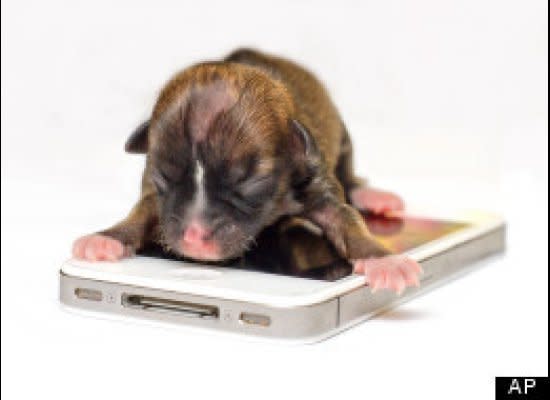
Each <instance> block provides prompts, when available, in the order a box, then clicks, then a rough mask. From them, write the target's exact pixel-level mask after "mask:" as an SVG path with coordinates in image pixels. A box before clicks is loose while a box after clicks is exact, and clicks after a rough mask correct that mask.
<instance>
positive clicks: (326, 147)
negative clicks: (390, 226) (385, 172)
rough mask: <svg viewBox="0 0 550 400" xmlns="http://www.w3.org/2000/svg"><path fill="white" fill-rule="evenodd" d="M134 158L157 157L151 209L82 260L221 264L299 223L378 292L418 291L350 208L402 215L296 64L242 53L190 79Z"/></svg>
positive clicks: (180, 83)
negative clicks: (367, 174)
mask: <svg viewBox="0 0 550 400" xmlns="http://www.w3.org/2000/svg"><path fill="white" fill-rule="evenodd" d="M126 150H127V151H128V152H131V153H146V154H147V162H146V167H145V171H144V173H143V179H142V186H141V188H142V189H141V198H140V200H139V201H138V203H137V204H136V205H135V207H134V208H133V210H132V211H131V212H130V214H129V215H128V217H127V218H126V219H124V220H123V221H121V222H120V223H118V224H116V225H115V226H113V227H112V228H110V229H107V230H105V231H102V232H99V233H96V234H92V235H88V236H84V237H82V238H80V239H78V240H77V241H76V242H75V244H74V247H73V255H74V256H75V257H76V258H80V259H86V260H92V261H96V260H117V259H120V258H121V257H125V256H130V255H132V254H133V253H134V252H135V251H137V250H140V249H141V248H142V247H143V246H145V245H147V243H149V242H155V243H158V244H161V245H162V246H164V248H165V249H166V250H168V251H170V252H173V253H175V254H177V255H180V256H184V257H188V258H190V259H194V260H198V261H222V260H227V259H232V258H236V257H239V256H241V255H243V254H244V253H245V252H246V251H247V250H248V249H249V248H250V247H251V246H254V243H255V238H256V237H257V236H258V235H259V234H260V233H261V232H262V231H263V230H264V229H265V228H267V227H269V226H271V225H273V224H274V223H276V222H277V221H278V220H279V219H281V218H282V217H285V216H286V217H287V216H295V217H297V218H300V219H301V220H305V221H308V223H311V224H312V226H315V227H316V229H318V230H320V231H322V233H323V234H324V236H325V237H326V238H327V239H328V240H329V241H330V243H331V244H332V245H333V246H334V249H335V250H336V251H337V252H338V254H339V255H340V256H341V257H343V258H345V259H347V260H348V261H350V263H352V265H353V267H354V271H355V272H356V273H360V274H365V276H366V280H367V282H368V283H369V284H370V285H371V286H372V287H373V290H376V289H381V288H387V289H393V290H395V291H396V292H401V291H403V290H404V288H405V287H406V286H410V285H418V274H419V273H420V272H421V268H420V266H419V265H418V264H417V263H416V262H414V261H412V260H410V259H408V258H405V257H403V256H398V255H391V254H390V252H389V251H388V250H387V249H385V248H384V247H383V246H381V245H380V244H379V243H377V241H376V240H375V239H374V238H373V237H372V235H371V234H370V233H369V230H368V228H367V226H366V225H365V222H364V220H363V219H362V218H361V216H360V214H359V213H358V211H357V210H356V209H354V208H353V207H352V206H351V205H350V204H353V206H355V207H357V208H359V209H363V210H368V211H371V212H374V213H378V214H384V213H392V212H393V213H395V212H400V211H402V209H403V203H402V202H401V200H400V199H399V198H398V197H397V196H395V195H392V194H389V193H385V192H380V191H377V190H374V189H370V188H367V187H365V186H364V185H362V183H361V181H360V180H358V179H356V177H355V176H354V174H353V166H352V148H351V142H350V139H349V136H348V133H347V131H346V128H345V126H344V124H343V122H342V120H341V119H340V116H339V115H338V112H337V110H336V108H335V106H334V105H333V104H332V102H331V100H330V98H329V96H328V94H327V92H326V90H325V89H324V87H323V86H322V85H321V83H320V82H319V81H318V80H317V79H316V78H315V77H314V76H313V75H312V74H311V73H309V72H308V71H306V70H305V69H303V68H302V67H300V66H298V65H296V64H294V63H292V62H290V61H288V60H285V59H282V58H277V57H273V56H269V55H265V54H262V53H259V52H256V51H253V50H246V49H244V50H238V51H236V52H234V53H232V54H231V55H229V56H228V57H227V58H226V59H225V60H223V61H219V62H207V63H200V64H197V65H195V66H192V67H190V68H188V69H185V70H183V71H182V72H180V73H178V74H177V75H176V76H174V77H173V78H172V79H171V80H170V81H169V82H168V83H167V84H166V86H165V87H164V88H163V89H162V91H161V93H160V95H159V98H158V100H157V102H156V105H155V106H154V109H153V112H152V115H151V117H150V119H149V120H148V121H146V122H145V123H143V124H142V125H141V126H140V127H138V129H137V130H136V131H135V132H134V133H133V134H132V136H131V137H130V138H129V139H128V141H127V143H126Z"/></svg>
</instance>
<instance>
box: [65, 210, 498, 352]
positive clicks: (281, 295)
mask: <svg viewBox="0 0 550 400" xmlns="http://www.w3.org/2000/svg"><path fill="white" fill-rule="evenodd" d="M367 222H368V223H369V221H368V220H367ZM369 227H370V229H371V231H372V232H373V233H374V234H375V235H376V236H377V237H378V238H379V239H380V241H382V242H383V243H384V244H385V245H386V246H388V247H389V248H390V249H392V250H393V251H394V252H396V253H404V254H407V255H408V256H410V257H411V258H413V259H415V260H417V261H418V262H420V264H421V265H422V267H423V269H424V274H423V275H422V276H421V284H420V287H418V288H416V287H415V288H409V289H407V290H406V291H405V292H404V293H403V294H402V295H401V296H397V295H396V294H394V293H392V292H391V293H390V292H384V291H382V292H377V293H375V294H373V293H371V291H370V289H369V288H368V287H367V286H366V285H365V278H364V276H360V275H354V274H352V270H351V267H350V266H347V265H346V263H344V262H341V263H333V264H331V265H326V266H319V268H309V269H308V270H306V271H296V270H285V268H284V266H281V268H276V269H273V268H270V269H264V268H262V265H242V264H239V265H235V266H231V265H230V266H223V267H221V266H213V265H201V264H195V263H192V262H186V261H181V260H169V259H160V258H156V257H148V256H136V257H133V258H128V259H124V260H122V261H119V262H87V261H78V260H74V259H71V260H68V261H67V262H65V264H63V266H62V267H61V270H60V299H61V302H62V303H64V304H65V305H67V306H70V307H76V308H79V309H86V310H91V311H100V312H107V313H115V314H119V315H120V316H131V317H138V318H147V319H154V320H158V321H164V322H170V323H179V324H186V325H190V326H197V327H203V328H210V329H217V330H222V331H229V332H238V333H243V334H250V335H256V336H263V337H270V338H277V339H287V340H297V341H303V342H312V341H317V340H321V339H323V338H326V337H328V336H330V335H333V334H335V333H337V332H340V331H342V330H343V329H346V328H348V327H350V326H353V325H355V324H357V323H359V322H361V321H363V320H366V319H368V318H369V317H371V316H373V315H375V314H377V313H380V312H382V311H385V310H388V309H389V308H392V307H395V306H396V305H398V304H400V303H402V302H404V301H406V300H408V299H410V298H412V297H413V296H416V295H418V294H419V293H423V292H425V291H427V290H428V289H431V288H433V287H435V286H436V285H439V284H441V283H442V282H444V281H445V280H448V278H450V277H452V276H453V275H455V274H457V273H459V272H461V271H467V270H468V269H469V268H470V264H471V263H472V262H474V261H476V260H478V259H481V258H483V257H485V256H488V255H491V254H494V253H497V252H500V251H502V250H503V249H504V246H505V223H504V221H503V219H502V218H500V217H498V216H494V215H490V214H485V213H462V214H454V215H448V216H438V217H434V216H430V217H429V218H426V217H413V216H407V217H404V218H402V219H398V220H397V219H387V220H384V219H380V218H378V219H375V220H373V221H370V223H369ZM342 263H344V264H342Z"/></svg>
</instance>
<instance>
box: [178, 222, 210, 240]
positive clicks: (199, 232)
mask: <svg viewBox="0 0 550 400" xmlns="http://www.w3.org/2000/svg"><path fill="white" fill-rule="evenodd" d="M209 234H210V231H209V230H208V229H207V228H206V227H205V226H204V225H203V224H201V223H200V222H199V221H192V222H191V223H190V224H189V226H188V227H187V229H185V232H183V241H184V242H186V243H189V244H193V243H202V242H204V241H205V240H206V239H207V238H208V235H209Z"/></svg>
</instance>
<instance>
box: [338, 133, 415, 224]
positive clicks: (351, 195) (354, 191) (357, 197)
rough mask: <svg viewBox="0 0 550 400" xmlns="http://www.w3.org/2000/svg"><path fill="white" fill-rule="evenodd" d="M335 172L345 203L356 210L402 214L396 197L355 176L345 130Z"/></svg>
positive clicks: (402, 204)
mask: <svg viewBox="0 0 550 400" xmlns="http://www.w3.org/2000/svg"><path fill="white" fill-rule="evenodd" d="M335 172H336V177H337V178H338V180H339V181H340V183H341V184H342V186H343V188H344V190H345V192H346V200H347V202H348V203H350V204H352V205H353V206H354V207H355V208H357V209H358V210H361V211H366V212H370V213H373V214H377V215H400V214H402V213H403V210H404V208H405V205H404V203H403V200H402V199H401V198H400V197H399V196H398V195H396V194H394V193H391V192H387V191H384V190H378V189H375V188H372V187H369V186H368V185H367V183H366V182H365V181H364V180H363V179H360V178H357V177H356V176H355V174H354V171H353V148H352V145H351V140H350V138H349V135H348V133H347V131H346V130H345V128H344V132H343V135H342V143H341V145H340V156H339V158H338V164H337V165H336V171H335Z"/></svg>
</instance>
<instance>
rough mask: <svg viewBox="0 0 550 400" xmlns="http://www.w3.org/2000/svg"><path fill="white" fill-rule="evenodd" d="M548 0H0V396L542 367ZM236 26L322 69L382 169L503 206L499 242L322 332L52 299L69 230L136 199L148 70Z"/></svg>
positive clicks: (401, 388)
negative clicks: (490, 253) (132, 137)
mask: <svg viewBox="0 0 550 400" xmlns="http://www.w3.org/2000/svg"><path fill="white" fill-rule="evenodd" d="M547 16H548V9H547V2H546V1H544V0H536V1H535V0H532V1H508V0H473V1H471V0H460V1H459V0H457V1H440V0H417V1H396V0H388V1H362V2H359V1H357V2H348V1H342V0H341V1H338V2H333V3H329V2H326V3H321V2H320V1H302V2H299V1H290V0H288V1H286V0H285V1H283V0H279V1H277V2H270V3H267V2H266V3H265V4H263V3H261V2H259V1H255V2H252V1H251V2H244V1H231V2H230V1H221V2H218V1H214V0H209V1H189V2H186V1H177V2H174V3H172V4H168V3H164V2H161V1H155V2H151V3H149V4H141V3H138V2H136V1H131V2H121V1H116V2H115V1H94V2H76V1H67V2H60V1H57V0H54V1H48V2H44V1H32V2H30V1H15V0H11V1H3V2H2V269H1V271H2V287H1V295H2V396H3V398H5V399H32V398H55V399H75V398H78V399H94V400H97V399H100V398H102V399H115V398H132V399H140V398H147V399H151V398H152V399H164V398H187V399H196V398H213V399H223V398H230V397H232V395H235V396H237V395H238V396H239V398H242V399H246V398H254V399H256V398H267V399H270V398H281V397H283V396H285V398H348V397H351V398H374V399H383V398H405V396H407V397H410V396H412V397H413V398H416V397H418V396H420V395H423V398H436V399H440V398H446V399H464V398H477V399H491V398H493V385H494V384H493V380H494V377H495V376H496V375H548V247H547V244H546V243H547V239H548V224H547V217H548V195H547V190H548V170H547V168H548V150H547V145H548V136H547V133H548V114H547V105H548V104H547V103H548V102H547V98H548V92H547V87H548V86H547V85H548V75H547V74H548V61H547V60H548V50H547V48H548V41H547V38H548V20H547ZM242 45H252V46H257V47H259V48H262V49H264V50H267V51H271V52H275V53H279V54H283V55H286V56H289V57H292V58H294V59H296V60H298V61H300V62H302V63H304V64H306V65H307V66H309V67H310V68H311V69H312V70H314V71H315V72H316V73H317V74H318V75H319V76H320V77H321V78H322V79H323V80H324V81H325V82H326V84H327V86H328V87H329V89H330V90H331V92H332V94H333V96H334V100H335V101H336V103H337V105H338V106H339V108H340V110H341V112H342V114H343V116H344V118H345V120H346V122H347V124H348V127H349V129H350V131H351V133H352V136H353V139H354V141H355V145H356V154H357V155H358V157H357V158H358V161H357V164H358V165H357V167H358V169H359V170H360V172H361V173H362V174H363V175H367V176H368V177H369V178H370V179H371V181H372V182H373V183H374V184H375V185H377V186H383V187H387V188H391V189H394V190H396V191H399V192H400V193H401V194H403V195H404V197H405V198H406V199H407V200H408V201H409V203H410V204H419V205H423V206H427V207H432V206H433V207H436V206H440V205H446V206H452V207H453V208H471V207H476V208H484V209H487V210H491V211H498V212H501V213H503V214H504V215H505V216H506V218H507V219H508V221H509V228H510V229H509V237H508V242H509V245H508V251H507V253H506V255H505V256H501V257H497V258H494V259H492V260H490V261H487V262H485V263H483V264H482V265H483V268H481V269H479V270H478V271H477V272H475V273H473V274H471V275H468V276H466V277H464V278H463V279H460V280H458V281H455V282H453V283H452V284H450V285H448V286H446V287H444V288H441V289H439V290H437V291H435V292H432V293H430V294H428V295H426V296H424V297H422V298H419V299H417V300H414V301H412V302H410V303H409V304H407V305H406V306H404V307H402V308H400V309H398V310H396V311H394V312H392V313H389V314H386V315H384V316H381V317H380V318H378V319H376V320H373V321H370V322H368V323H365V324H363V325H361V326H359V327H356V328H354V329H352V330H350V331H347V332H345V333H343V334H341V335H339V336H337V337H335V338H333V339H330V340H328V341H326V342H323V343H321V344H317V345H314V346H297V347H290V346H280V345H273V344H266V343H257V342H249V341H247V340H242V339H231V338H228V337H225V336H221V337H220V336H211V335H205V334H202V333H201V334H197V333H190V332H182V331H181V330H178V329H172V328H158V327H151V326H148V325H142V324H132V323H121V322H111V321H106V320H100V319H93V318H84V317H81V316H75V315H72V314H68V313H66V312H64V311H63V310H61V309H60V307H59V305H58V300H57V290H58V277H57V270H58V267H59V265H60V264H61V262H62V261H63V260H64V259H65V258H67V257H68V256H69V251H70V246H71V242H72V241H73V239H75V238H76V237H77V236H79V235H81V234H83V233H87V232H91V231H95V230H98V229H101V228H105V227H106V226H109V225H110V224H111V223H113V222H115V221H117V220H118V219H119V218H121V217H122V216H124V214H125V213H126V212H127V211H128V209H129V207H130V205H131V203H132V202H133V201H134V200H135V199H136V198H137V195H138V184H139V176H140V172H141V171H140V169H141V167H142V164H143V159H142V158H141V157H140V156H130V155H125V154H124V153H123V152H122V147H123V144H124V141H125V139H126V137H127V135H128V134H129V132H130V131H131V130H132V128H133V127H134V126H136V125H137V124H138V123H139V122H140V121H141V120H142V119H143V118H145V117H146V116H147V114H148V112H149V111H150V110H151V107H152V104H153V102H154V99H155V95H156V94H157V92H158V90H159V88H160V86H161V85H162V84H163V83H164V82H165V81H166V80H167V79H168V78H169V76H170V75H171V74H173V73H174V72H176V71H177V70H178V69H180V68H182V67H184V66H186V65H189V64H190V63H193V62H196V61H199V60H202V59H205V58H210V59H212V58H219V57H221V56H223V55H224V54H226V53H227V52H229V51H230V50H231V49H233V48H234V47H237V46H242ZM352 396H353V397H352Z"/></svg>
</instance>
